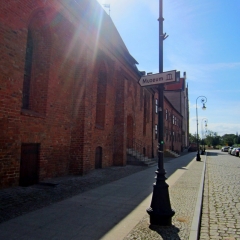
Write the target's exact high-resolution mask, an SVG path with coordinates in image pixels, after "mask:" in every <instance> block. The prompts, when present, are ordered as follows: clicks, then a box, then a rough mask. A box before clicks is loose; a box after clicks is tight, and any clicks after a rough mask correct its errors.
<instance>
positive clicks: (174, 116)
mask: <svg viewBox="0 0 240 240" xmlns="http://www.w3.org/2000/svg"><path fill="white" fill-rule="evenodd" d="M174 122H175V116H174V115H173V125H174Z"/></svg>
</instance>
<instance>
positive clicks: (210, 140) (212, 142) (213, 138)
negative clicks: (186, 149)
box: [205, 130, 221, 147]
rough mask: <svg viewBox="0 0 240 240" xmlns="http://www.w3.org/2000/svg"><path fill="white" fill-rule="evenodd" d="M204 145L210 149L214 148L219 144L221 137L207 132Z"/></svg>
mask: <svg viewBox="0 0 240 240" xmlns="http://www.w3.org/2000/svg"><path fill="white" fill-rule="evenodd" d="M205 141H206V144H207V145H208V146H209V147H210V146H213V147H216V146H217V145H219V144H220V142H221V137H220V136H218V134H217V133H216V132H213V131H210V130H208V131H207V133H206V138H205Z"/></svg>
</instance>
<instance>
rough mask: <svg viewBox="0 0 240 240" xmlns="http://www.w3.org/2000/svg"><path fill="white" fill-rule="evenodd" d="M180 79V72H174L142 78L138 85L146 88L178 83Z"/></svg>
mask: <svg viewBox="0 0 240 240" xmlns="http://www.w3.org/2000/svg"><path fill="white" fill-rule="evenodd" d="M179 77H180V72H176V70H172V71H168V72H163V73H156V74H151V75H146V76H142V77H141V78H140V80H139V82H138V83H139V84H140V85H141V86H142V87H145V86H150V85H157V84H161V83H168V82H176V81H179Z"/></svg>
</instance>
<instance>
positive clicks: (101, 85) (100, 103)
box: [96, 62, 107, 129]
mask: <svg viewBox="0 0 240 240" xmlns="http://www.w3.org/2000/svg"><path fill="white" fill-rule="evenodd" d="M106 91H107V72H106V69H105V65H104V63H103V62H102V63H101V64H100V67H99V71H98V80H97V103H96V127H97V128H102V129H103V128H104V125H105V108H106Z"/></svg>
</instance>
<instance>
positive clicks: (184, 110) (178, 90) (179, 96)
mask: <svg viewBox="0 0 240 240" xmlns="http://www.w3.org/2000/svg"><path fill="white" fill-rule="evenodd" d="M164 95H165V97H167V99H168V100H169V102H171V104H172V105H173V106H174V108H175V109H176V110H177V111H178V112H179V113H180V114H181V115H182V123H181V127H182V133H181V138H182V147H183V148H187V147H188V146H189V99H188V87H187V86H186V74H185V76H184V77H183V78H180V81H179V82H178V83H175V84H171V85H166V87H165V92H164Z"/></svg>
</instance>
